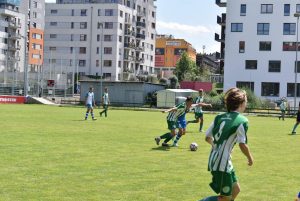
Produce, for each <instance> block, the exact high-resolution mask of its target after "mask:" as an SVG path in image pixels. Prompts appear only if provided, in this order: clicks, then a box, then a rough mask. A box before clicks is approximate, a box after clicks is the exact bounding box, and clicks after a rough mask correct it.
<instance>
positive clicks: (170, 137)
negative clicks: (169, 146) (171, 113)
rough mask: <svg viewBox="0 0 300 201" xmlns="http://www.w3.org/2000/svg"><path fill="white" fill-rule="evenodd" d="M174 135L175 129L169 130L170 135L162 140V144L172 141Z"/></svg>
mask: <svg viewBox="0 0 300 201" xmlns="http://www.w3.org/2000/svg"><path fill="white" fill-rule="evenodd" d="M175 135H176V130H175V129H173V130H171V133H170V135H169V137H168V138H166V139H165V140H164V143H168V142H169V141H170V140H172V138H173V137H174V136H175Z"/></svg>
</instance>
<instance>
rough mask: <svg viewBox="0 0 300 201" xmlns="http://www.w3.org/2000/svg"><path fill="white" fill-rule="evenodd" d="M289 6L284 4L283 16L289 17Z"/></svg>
mask: <svg viewBox="0 0 300 201" xmlns="http://www.w3.org/2000/svg"><path fill="white" fill-rule="evenodd" d="M290 10H291V8H290V4H284V16H289V15H290V12H291V11H290Z"/></svg>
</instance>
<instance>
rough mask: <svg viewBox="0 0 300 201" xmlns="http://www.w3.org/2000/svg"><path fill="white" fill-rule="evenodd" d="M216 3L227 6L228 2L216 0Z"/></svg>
mask: <svg viewBox="0 0 300 201" xmlns="http://www.w3.org/2000/svg"><path fill="white" fill-rule="evenodd" d="M216 4H217V5H218V6H219V7H226V6H227V2H224V0H223V1H222V0H216Z"/></svg>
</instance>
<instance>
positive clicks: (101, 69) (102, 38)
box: [99, 23, 104, 101]
mask: <svg viewBox="0 0 300 201" xmlns="http://www.w3.org/2000/svg"><path fill="white" fill-rule="evenodd" d="M99 26H100V28H101V37H100V76H101V80H100V101H101V97H102V84H103V83H102V82H103V62H102V53H103V50H102V49H103V40H104V36H103V23H100V24H99Z"/></svg>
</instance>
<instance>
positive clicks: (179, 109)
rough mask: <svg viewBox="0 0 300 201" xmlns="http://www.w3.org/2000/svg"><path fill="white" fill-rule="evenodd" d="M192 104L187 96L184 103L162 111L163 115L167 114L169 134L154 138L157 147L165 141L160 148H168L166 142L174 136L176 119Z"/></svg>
mask: <svg viewBox="0 0 300 201" xmlns="http://www.w3.org/2000/svg"><path fill="white" fill-rule="evenodd" d="M192 104H193V98H192V97H190V96H188V97H187V98H186V100H185V102H183V103H180V104H178V105H176V106H175V107H173V108H170V109H168V110H165V111H162V112H163V113H167V112H168V113H169V114H168V116H167V123H168V129H169V130H170V131H171V132H168V133H166V134H164V135H161V136H159V137H156V138H155V141H156V144H157V145H159V142H160V140H161V139H165V140H164V142H163V143H162V146H169V145H168V142H169V141H170V140H171V139H172V138H173V137H174V136H175V135H176V127H177V125H176V124H177V120H178V117H180V116H181V115H183V114H184V113H186V112H187V111H188V110H189V109H190V107H191V105H192Z"/></svg>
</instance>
